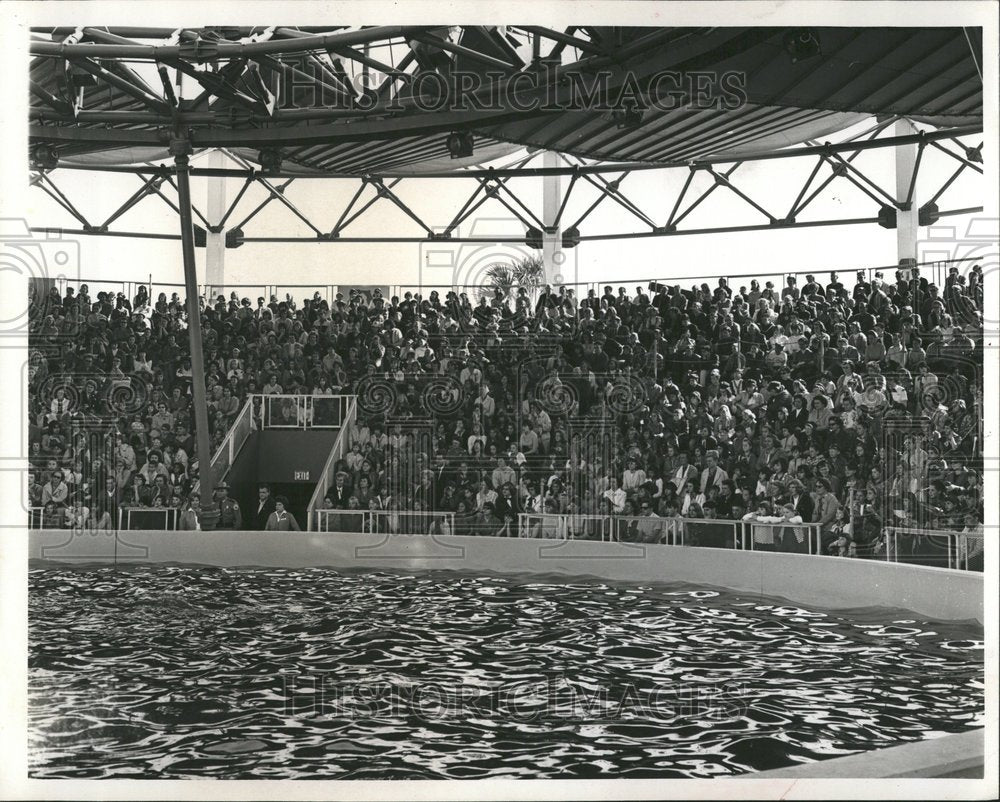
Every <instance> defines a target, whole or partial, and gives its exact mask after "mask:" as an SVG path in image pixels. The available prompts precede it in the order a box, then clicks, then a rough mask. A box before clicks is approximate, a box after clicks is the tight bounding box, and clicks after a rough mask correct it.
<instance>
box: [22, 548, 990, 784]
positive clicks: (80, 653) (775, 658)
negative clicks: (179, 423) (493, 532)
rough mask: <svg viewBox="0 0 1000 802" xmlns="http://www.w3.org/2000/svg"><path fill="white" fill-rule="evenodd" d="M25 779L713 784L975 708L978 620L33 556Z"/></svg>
mask: <svg viewBox="0 0 1000 802" xmlns="http://www.w3.org/2000/svg"><path fill="white" fill-rule="evenodd" d="M29 611H30V612H29V679H30V687H29V718H30V722H29V738H30V741H29V749H30V759H31V776H33V777H36V778H54V777H156V778H164V779H169V778H190V777H223V778H239V777H244V778H249V777H255V778H272V779H278V778H326V779H397V778H398V779H403V778H408V779H418V778H422V779H443V778H454V779H477V778H484V777H505V776H506V777H531V778H543V777H564V778H565V777H601V776H603V777H663V778H683V777H716V776H726V775H735V774H741V773H745V772H747V771H754V770H763V769H769V768H777V767H781V766H786V765H790V764H793V763H796V762H808V761H813V760H823V759H826V758H830V757H836V756H840V755H847V754H854V753H856V752H860V751H864V750H868V749H872V748H881V747H886V746H892V745H895V744H898V743H903V742H906V741H913V740H921V739H925V738H932V737H940V736H942V735H946V734H948V733H953V732H961V731H964V730H966V729H968V728H970V727H977V726H982V723H983V721H982V719H983V693H984V686H983V664H982V646H983V644H982V629H981V627H980V626H979V625H978V624H976V623H975V622H971V623H968V624H966V623H941V622H928V621H921V620H917V619H914V618H913V613H908V612H905V611H899V610H884V609H880V610H874V609H864V610H840V611H820V610H805V609H801V608H799V607H796V606H793V605H790V604H788V603H785V602H779V601H776V600H773V599H767V598H756V597H748V596H745V595H744V596H740V595H737V594H734V593H728V592H721V591H715V590H706V589H704V588H695V587H687V586H681V585H676V584H674V585H663V586H655V587H651V586H637V585H624V584H616V583H611V582H605V581H602V580H596V579H595V580H593V581H592V582H591V581H583V580H574V581H573V582H571V583H565V582H562V581H560V580H558V579H556V578H544V577H543V578H539V577H537V576H531V577H511V576H507V577H497V576H473V575H463V574H458V573H453V572H431V573H426V572H425V573H421V574H405V573H393V574H389V573H372V572H367V573H362V572H356V573H344V572H337V571H333V570H330V569H306V570H291V569H273V570H269V569H218V568H187V567H163V566H157V567H131V568H128V569H126V570H112V569H108V568H106V567H102V568H93V569H85V568H74V569H69V568H62V567H45V568H40V569H33V570H32V571H31V572H30V596H29Z"/></svg>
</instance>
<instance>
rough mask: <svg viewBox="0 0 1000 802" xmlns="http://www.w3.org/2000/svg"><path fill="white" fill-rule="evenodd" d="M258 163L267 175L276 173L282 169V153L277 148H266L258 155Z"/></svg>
mask: <svg viewBox="0 0 1000 802" xmlns="http://www.w3.org/2000/svg"><path fill="white" fill-rule="evenodd" d="M257 161H258V162H259V163H260V166H261V168H262V169H263V170H264V172H265V173H276V172H278V171H279V170H280V169H281V151H280V150H278V149H277V148H264V149H263V150H261V151H260V153H258V154H257Z"/></svg>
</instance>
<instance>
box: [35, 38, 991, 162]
mask: <svg viewBox="0 0 1000 802" xmlns="http://www.w3.org/2000/svg"><path fill="white" fill-rule="evenodd" d="M981 52H982V50H981V32H980V31H979V30H978V29H963V28H934V29H916V28H797V29H787V28H597V27H570V28H565V29H550V28H540V27H536V26H517V25H513V26H461V27H450V28H448V27H427V26H416V27H415V26H382V27H366V28H336V27H330V28H292V27H282V26H271V27H267V26H258V27H253V28H206V29H187V28H178V29H173V30H168V29H153V28H138V27H121V28H89V27H84V28H55V29H52V28H48V29H36V30H35V31H34V34H33V37H32V42H31V53H32V56H33V59H32V63H31V72H30V79H31V93H32V104H31V109H30V115H31V126H30V140H31V144H32V146H33V147H36V148H37V147H38V146H40V145H45V146H47V148H48V155H49V157H50V158H51V157H52V156H53V155H54V156H55V157H56V158H58V160H60V161H63V162H65V163H69V164H77V165H86V164H94V165H98V164H102V165H108V164H134V163H139V162H145V161H150V160H154V159H157V158H160V157H161V156H163V155H165V154H166V151H167V146H168V145H169V142H170V140H171V138H172V137H173V136H175V135H176V133H177V132H178V131H181V130H183V132H184V135H185V136H189V137H190V140H191V142H192V144H193V145H194V146H195V147H196V148H219V147H224V148H228V149H231V150H235V151H236V152H239V153H241V154H242V155H243V156H245V157H246V158H248V159H250V160H251V161H254V162H257V163H266V162H268V161H272V162H273V161H274V160H278V161H279V162H280V163H281V164H282V165H283V168H282V169H283V170H286V171H288V170H289V169H291V170H293V171H296V172H299V171H301V172H303V173H338V174H353V175H368V174H378V173H380V172H385V171H397V172H400V171H411V172H414V173H419V172H423V171H432V170H438V171H440V170H441V169H458V168H462V167H466V166H468V165H470V164H479V163H483V162H485V161H488V160H495V159H497V158H499V157H502V156H504V155H507V154H512V153H515V152H519V151H522V150H523V149H525V148H527V149H528V150H529V151H532V150H535V149H545V150H554V151H559V152H562V153H567V154H572V155H574V156H576V157H581V158H588V159H598V160H603V161H631V162H645V163H649V164H666V163H673V164H676V163H678V162H683V161H694V160H698V159H707V158H720V157H723V158H724V157H727V156H741V155H745V154H747V153H763V152H768V151H773V150H776V149H780V148H782V147H786V146H788V145H792V144H798V143H802V142H805V141H807V140H812V139H816V138H818V137H822V136H826V135H828V134H830V133H833V132H836V131H840V130H843V129H846V128H848V127H850V126H852V125H854V124H856V123H857V122H859V121H860V120H861V119H863V118H865V117H868V116H871V115H875V116H878V117H891V116H895V115H904V116H907V117H909V118H911V119H914V120H918V121H920V122H924V123H928V124H931V125H935V126H944V127H947V126H961V125H976V124H981V122H982V105H983V99H982V80H981V78H980V74H979V71H980V64H981ZM452 134H459V135H460V136H459V137H458V138H457V142H456V141H455V138H453V141H452V142H449V141H448V138H449V135H452ZM470 138H471V139H470ZM469 144H471V145H472V154H471V155H469V153H468V145H469ZM456 146H457V147H456ZM53 151H54V154H53ZM265 166H266V164H265Z"/></svg>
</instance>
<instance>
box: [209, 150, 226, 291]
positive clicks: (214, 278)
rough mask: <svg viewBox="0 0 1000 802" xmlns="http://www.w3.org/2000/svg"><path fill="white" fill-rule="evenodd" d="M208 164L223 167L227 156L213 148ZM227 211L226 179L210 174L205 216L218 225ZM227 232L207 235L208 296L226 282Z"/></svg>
mask: <svg viewBox="0 0 1000 802" xmlns="http://www.w3.org/2000/svg"><path fill="white" fill-rule="evenodd" d="M207 161H208V166H209V167H213V168H219V169H221V168H223V167H225V166H226V157H225V156H224V155H223V153H222V151H221V150H213V151H211V152H210V153H209V154H208V159H207ZM225 213H226V179H225V178H222V177H216V176H209V178H208V198H207V204H206V213H205V217H207V218H208V220H209V222H210V223H212V224H213V225H216V224H217V223H218V222H219V221H220V220H221V219H222V215H224V214H225ZM225 263H226V232H225V231H220V232H219V233H218V234H213V233H212V232H211V231H209V232H208V233H207V235H206V237H205V282H206V283H207V284H208V286H209V292H208V296H207V297H208V298H212V297H213V296H214V295H217V294H218V292H219V288H220V287H223V286H224V285H225V283H226V270H225Z"/></svg>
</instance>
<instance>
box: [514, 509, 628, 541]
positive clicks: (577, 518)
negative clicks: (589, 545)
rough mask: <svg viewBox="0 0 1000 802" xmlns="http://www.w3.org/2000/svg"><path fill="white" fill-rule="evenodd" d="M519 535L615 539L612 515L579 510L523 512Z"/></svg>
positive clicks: (568, 538)
mask: <svg viewBox="0 0 1000 802" xmlns="http://www.w3.org/2000/svg"><path fill="white" fill-rule="evenodd" d="M518 535H519V536H520V537H530V538H547V539H555V540H602V541H609V540H614V539H615V538H614V529H613V526H612V519H611V517H610V516H607V515H585V514H583V513H578V512H559V513H557V512H522V513H520V515H518Z"/></svg>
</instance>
